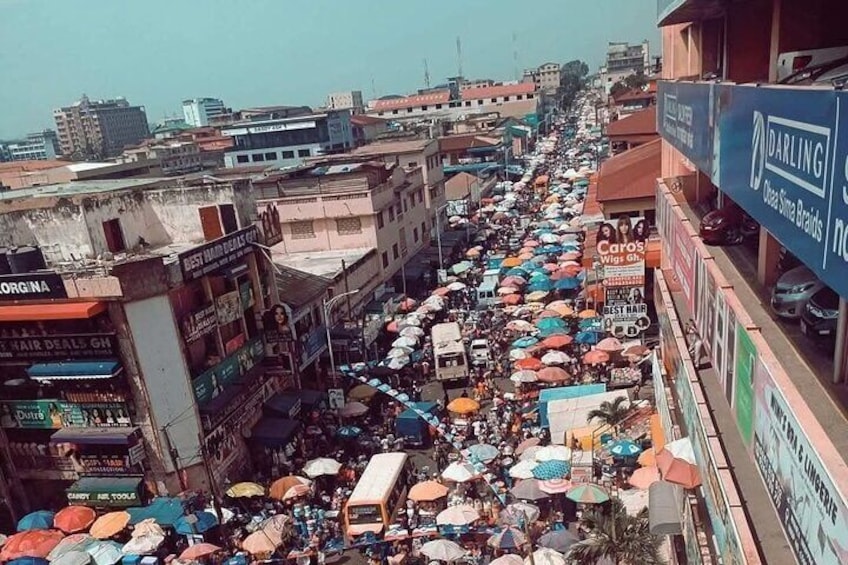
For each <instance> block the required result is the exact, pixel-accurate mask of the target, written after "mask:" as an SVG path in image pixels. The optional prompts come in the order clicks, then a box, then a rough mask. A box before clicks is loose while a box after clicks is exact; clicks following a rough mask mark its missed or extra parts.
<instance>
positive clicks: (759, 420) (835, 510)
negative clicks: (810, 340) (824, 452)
mask: <svg viewBox="0 0 848 565" xmlns="http://www.w3.org/2000/svg"><path fill="white" fill-rule="evenodd" d="M754 382H755V389H756V412H755V414H756V416H755V418H754V421H755V428H754V461H755V462H756V465H757V469H758V470H759V471H760V475H761V476H762V478H763V482H764V483H765V485H766V490H768V492H769V495H770V496H771V500H772V503H773V504H774V506H775V508H776V509H777V516H778V519H779V520H780V522H781V524H782V525H783V530H784V531H785V532H786V537H787V539H788V540H789V543H790V544H791V545H792V550H793V552H794V553H795V557H796V558H797V559H798V562H799V563H801V565H824V564H831V563H832V564H834V565H835V564H837V563H848V508H846V503H845V500H844V499H843V498H842V496H841V493H840V492H839V491H838V490H837V488H836V486H835V485H834V484H833V480H832V479H831V478H830V476H829V475H828V474H827V472H826V471H825V469H824V466H823V465H822V462H821V460H820V459H819V455H818V453H817V452H816V450H815V448H814V447H813V446H812V445H811V444H810V441H809V440H808V439H807V435H806V433H805V432H804V428H803V426H802V424H801V423H800V422H799V421H798V419H797V418H796V417H795V415H794V414H793V413H792V411H791V409H790V408H789V405H788V404H787V403H786V399H785V398H784V397H783V394H782V393H781V391H780V389H779V388H778V387H777V385H776V384H775V382H774V379H773V378H772V376H771V374H770V373H769V372H768V369H767V368H766V367H765V365H763V364H762V363H758V364H757V365H756V369H755V377H754Z"/></svg>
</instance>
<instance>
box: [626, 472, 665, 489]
mask: <svg viewBox="0 0 848 565" xmlns="http://www.w3.org/2000/svg"><path fill="white" fill-rule="evenodd" d="M659 480H660V470H659V469H657V468H656V467H639V468H638V469H636V470H635V471H633V474H632V475H630V478H629V479H628V480H627V482H629V483H630V484H631V485H633V486H634V487H636V488H638V489H640V490H648V488H649V487H650V486H651V485H652V484H654V483H655V482H657V481H659Z"/></svg>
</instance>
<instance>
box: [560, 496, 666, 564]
mask: <svg viewBox="0 0 848 565" xmlns="http://www.w3.org/2000/svg"><path fill="white" fill-rule="evenodd" d="M581 523H582V525H583V527H584V528H585V529H586V530H588V536H587V537H586V539H584V540H580V541H578V542H577V543H575V544H574V545H572V546H571V548H570V549H569V550H568V554H567V555H566V557H567V558H568V559H570V562H572V563H581V564H591V563H597V562H598V561H601V560H606V561H608V562H612V563H615V564H616V565H656V564H659V563H663V560H662V558H661V557H660V553H659V547H660V543H661V540H660V539H659V538H658V537H657V536H655V535H653V534H652V533H651V532H650V528H649V525H648V509H647V508H643V509H642V510H640V511H639V513H638V514H636V515H635V516H631V515H630V514H628V513H627V509H626V508H625V507H624V503H623V502H621V500H620V499H618V498H612V499H610V504H609V506H608V507H607V508H602V507H595V508H593V509H591V510H589V511H587V512H586V513H584V515H583V518H582V519H581Z"/></svg>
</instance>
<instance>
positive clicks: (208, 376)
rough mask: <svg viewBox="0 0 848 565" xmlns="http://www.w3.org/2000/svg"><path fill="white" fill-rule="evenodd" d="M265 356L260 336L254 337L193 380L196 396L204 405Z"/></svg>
mask: <svg viewBox="0 0 848 565" xmlns="http://www.w3.org/2000/svg"><path fill="white" fill-rule="evenodd" d="M264 357H265V348H264V346H263V342H262V340H261V339H260V338H253V339H251V340H250V341H248V342H247V343H246V344H245V345H244V346H243V347H241V348H240V349H238V350H237V351H236V352H235V353H233V354H232V355H228V356H227V357H225V358H224V360H223V361H221V362H220V363H218V364H217V365H215V366H214V367H212V368H211V369H209V370H208V371H205V372H203V373H201V374H200V375H198V376H197V377H196V378H195V379H194V380H193V381H192V386H193V387H194V397H195V398H196V399H197V403H198V404H199V405H201V406H202V405H204V404H206V403H207V402H209V401H210V400H212V399H213V398H215V397H216V396H218V393H220V392H221V391H222V390H223V389H224V388H226V387H227V386H229V385H230V384H232V383H233V382H234V381H235V380H236V379H238V378H239V377H240V376H242V375H244V374H245V373H247V372H248V371H250V370H251V369H253V367H255V366H256V365H257V364H258V363H259V362H260V361H262V359H263V358H264Z"/></svg>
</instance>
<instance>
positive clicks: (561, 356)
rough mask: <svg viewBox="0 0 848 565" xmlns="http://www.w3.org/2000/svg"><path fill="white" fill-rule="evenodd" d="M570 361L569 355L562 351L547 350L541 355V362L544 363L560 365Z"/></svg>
mask: <svg viewBox="0 0 848 565" xmlns="http://www.w3.org/2000/svg"><path fill="white" fill-rule="evenodd" d="M569 361H571V357H569V356H568V355H566V354H565V353H563V352H562V351H548V352H547V353H545V354H544V355H542V363H544V364H545V365H561V364H563V363H568V362H569Z"/></svg>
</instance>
